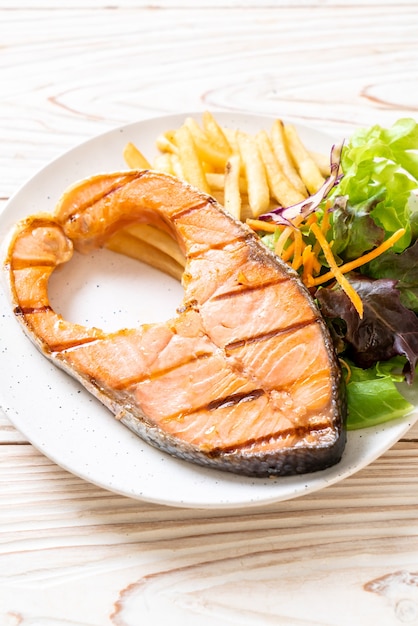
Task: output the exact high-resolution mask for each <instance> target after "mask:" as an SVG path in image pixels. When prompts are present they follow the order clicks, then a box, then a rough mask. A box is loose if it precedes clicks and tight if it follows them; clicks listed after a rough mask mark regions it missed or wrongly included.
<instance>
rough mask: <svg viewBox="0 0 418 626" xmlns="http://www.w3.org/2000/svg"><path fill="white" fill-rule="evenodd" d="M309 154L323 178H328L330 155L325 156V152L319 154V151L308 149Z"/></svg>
mask: <svg viewBox="0 0 418 626" xmlns="http://www.w3.org/2000/svg"><path fill="white" fill-rule="evenodd" d="M309 154H310V156H311V158H312V159H313V160H314V161H315V163H316V164H317V166H318V168H319V171H320V172H321V174H322V176H323V177H324V178H328V176H329V175H330V173H331V168H330V156H329V155H328V156H327V155H326V154H320V153H319V152H312V150H309Z"/></svg>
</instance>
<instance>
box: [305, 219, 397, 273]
mask: <svg viewBox="0 0 418 626" xmlns="http://www.w3.org/2000/svg"><path fill="white" fill-rule="evenodd" d="M404 234H405V229H404V228H400V229H399V230H397V231H396V232H395V233H393V235H391V236H390V237H389V238H388V239H386V241H384V242H383V243H382V244H380V246H378V247H377V248H375V249H374V250H371V251H370V252H367V253H366V254H364V255H363V256H361V257H359V258H358V259H355V260H354V261H349V262H348V263H344V265H341V266H340V268H339V270H340V272H342V273H343V274H346V273H347V272H352V271H353V270H355V269H357V268H358V267H360V266H361V265H365V264H366V263H369V262H370V261H373V259H376V258H377V257H378V256H380V255H381V254H382V253H383V252H386V250H389V248H391V247H392V246H393V245H394V244H395V243H396V242H397V241H398V240H399V239H400V238H401V237H402V236H403V235H404ZM327 260H328V259H327ZM333 278H334V273H333V271H330V272H327V273H326V274H322V276H318V278H315V285H322V284H323V283H326V282H327V281H329V280H332V279H333Z"/></svg>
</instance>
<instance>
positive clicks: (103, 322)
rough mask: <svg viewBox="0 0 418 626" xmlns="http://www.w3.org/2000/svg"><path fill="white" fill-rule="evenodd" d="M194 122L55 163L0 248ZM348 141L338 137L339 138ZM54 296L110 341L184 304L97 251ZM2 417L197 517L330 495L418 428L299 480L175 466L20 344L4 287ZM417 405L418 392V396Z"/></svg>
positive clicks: (96, 145) (30, 192)
mask: <svg viewBox="0 0 418 626" xmlns="http://www.w3.org/2000/svg"><path fill="white" fill-rule="evenodd" d="M216 115H217V118H218V119H219V120H220V121H221V122H222V123H223V124H224V125H226V126H227V125H229V126H231V127H239V128H241V129H243V130H249V131H255V130H257V129H260V128H266V129H269V128H270V126H271V119H269V118H265V117H255V116H251V115H243V114H229V113H222V114H221V113H217V114H216ZM185 117H186V114H183V115H176V116H170V117H164V118H156V119H151V120H146V121H143V122H138V123H135V124H130V125H128V126H124V127H122V128H117V129H115V130H113V131H111V132H108V133H105V134H103V135H100V136H98V137H96V138H95V139H92V140H90V141H88V142H86V143H83V144H82V145H80V146H78V147H76V148H74V149H73V150H71V151H69V152H67V153H66V154H64V155H63V156H61V157H60V158H58V159H57V160H55V161H53V162H52V163H51V164H49V165H48V166H47V167H45V168H44V169H43V170H41V171H40V172H39V173H38V174H37V175H36V176H35V177H33V178H32V179H31V180H30V181H29V182H28V183H27V184H26V185H24V186H23V188H22V189H21V190H20V191H19V192H18V193H17V194H16V195H15V196H14V197H13V198H12V199H11V200H10V202H9V203H8V205H7V207H6V209H5V211H4V212H3V213H2V215H1V216H0V238H1V239H0V240H1V241H4V239H5V238H6V236H7V234H8V232H9V231H10V229H11V228H12V227H13V225H14V224H15V222H16V221H17V220H19V219H21V218H23V217H25V216H27V215H31V214H33V213H39V212H44V211H46V212H49V211H51V212H52V211H53V209H54V206H55V203H56V202H57V200H58V198H59V197H60V196H61V194H62V192H63V191H64V190H65V189H66V187H68V186H69V185H70V184H72V183H74V182H75V181H77V180H79V179H81V178H84V177H88V176H91V175H93V174H97V173H99V172H103V171H113V170H120V169H126V164H125V163H124V161H123V157H122V151H123V148H124V146H125V145H126V143H127V142H128V141H133V142H134V143H136V144H137V145H138V146H139V147H140V148H141V150H143V152H144V153H145V154H146V155H147V156H149V158H151V159H152V157H153V156H154V154H155V147H154V146H155V139H156V137H157V136H158V134H159V133H160V132H161V131H163V130H166V129H169V128H175V127H177V126H179V125H180V124H181V123H182V121H183V120H184V118H185ZM298 129H299V132H300V134H301V136H302V138H303V139H304V141H305V142H306V144H307V145H308V146H309V147H310V148H311V149H314V150H317V151H323V152H324V153H328V152H329V150H330V147H331V145H332V143H333V139H332V138H330V137H327V136H324V135H323V134H321V133H319V132H317V131H314V130H312V129H308V128H299V127H298ZM334 140H336V141H339V140H340V138H334ZM50 297H51V301H52V304H53V306H54V308H55V309H56V310H58V311H59V312H60V313H62V314H63V315H64V317H65V318H67V319H70V320H71V321H74V322H80V323H82V324H85V325H95V326H99V327H101V328H103V329H104V330H117V329H118V328H122V327H126V326H128V327H129V326H134V325H137V324H139V323H144V322H152V321H163V320H165V319H168V318H169V317H171V316H172V315H174V313H175V310H176V307H177V305H178V303H179V302H180V301H181V298H182V289H181V287H180V285H179V283H177V281H175V280H173V279H171V278H169V277H167V276H165V275H163V274H161V273H160V272H158V271H157V270H153V269H152V268H149V267H147V266H145V265H142V264H138V263H137V262H136V261H133V260H130V259H127V258H124V257H122V256H118V255H115V254H112V253H111V252H108V251H100V252H96V253H95V254H94V255H91V256H90V257H87V258H86V257H80V256H78V255H77V254H76V255H75V256H74V258H73V259H72V261H71V262H70V263H68V264H67V265H66V266H64V268H63V269H62V270H61V271H57V272H56V273H55V274H54V275H53V277H52V279H51V292H50ZM0 307H1V312H2V313H1V315H2V321H1V339H0V341H1V352H0V380H1V392H0V396H1V398H0V400H1V405H2V409H3V410H4V412H5V413H6V415H7V416H8V417H9V418H10V420H11V421H12V422H13V424H14V425H15V426H16V428H17V429H19V430H20V431H21V432H22V433H23V434H24V435H25V437H27V438H28V440H29V441H30V442H31V443H32V444H33V445H34V446H35V447H37V448H38V449H39V450H40V451H42V452H43V453H44V454H45V455H46V456H47V457H49V458H50V459H52V460H53V461H54V462H56V463H57V464H58V465H60V466H62V467H63V468H65V469H67V470H69V471H70V472H72V473H74V474H76V475H78V476H80V477H82V478H83V479H85V480H87V481H90V482H92V483H94V484H96V485H99V486H101V487H104V488H105V489H108V490H111V491H114V492H117V493H120V494H124V495H126V496H130V497H133V498H138V499H143V500H147V501H150V502H157V503H161V504H168V505H174V506H188V507H201V508H208V507H213V508H216V507H219V508H221V507H224V508H227V507H231V508H232V507H246V506H251V505H261V504H266V503H271V502H275V501H279V500H287V499H290V498H294V497H296V496H299V495H303V494H306V493H309V492H313V491H316V490H318V489H322V488H323V487H326V486H327V485H330V484H332V483H336V482H338V481H340V480H342V479H343V478H345V477H347V476H350V475H351V474H353V473H354V472H356V471H358V470H359V469H361V468H363V467H364V466H366V465H367V464H369V463H371V462H372V461H373V460H374V459H376V458H377V457H378V456H379V455H381V454H382V453H383V452H385V451H386V450H387V449H388V448H389V447H391V446H392V445H393V444H394V443H395V442H396V441H397V440H398V439H399V438H400V437H401V436H402V435H403V434H404V433H405V432H406V431H407V429H408V428H409V427H410V426H411V424H412V423H413V422H414V421H415V420H416V419H417V417H418V413H417V412H416V411H415V412H414V413H413V414H412V415H410V416H408V417H407V418H405V419H402V420H397V421H394V422H392V423H389V424H386V425H384V426H381V427H378V428H371V429H367V430H362V431H357V432H350V433H349V435H348V443H347V447H346V450H345V453H344V456H343V459H342V461H341V462H340V463H339V464H338V465H336V466H334V467H332V468H330V469H327V470H325V471H322V472H318V473H313V474H306V475H303V476H297V477H286V478H274V479H252V478H246V477H240V476H235V475H232V474H227V473H224V472H219V471H215V470H210V469H203V468H201V467H198V466H195V465H193V464H190V463H187V462H184V461H180V460H177V459H174V458H172V457H170V456H168V455H166V454H164V453H161V452H159V451H158V450H156V449H154V448H152V447H150V446H149V445H147V444H145V443H144V442H142V440H141V439H139V438H138V437H137V436H135V435H134V434H132V433H131V432H130V431H129V430H128V429H127V428H126V427H125V426H123V425H122V424H120V423H118V422H116V421H115V419H114V418H113V416H112V415H111V414H110V413H109V412H108V411H107V409H105V408H104V407H103V406H102V405H101V404H100V403H99V402H98V401H97V400H96V399H95V398H93V397H92V396H90V394H89V393H88V392H87V391H85V390H84V389H83V388H82V387H81V386H80V385H79V384H78V383H77V382H75V381H74V380H73V379H72V378H71V377H69V376H68V375H66V374H65V373H64V372H62V371H61V370H59V369H57V368H55V367H54V366H53V365H52V364H51V363H50V362H49V361H48V360H47V359H46V358H44V357H43V356H42V355H41V354H40V353H39V352H38V351H37V350H36V348H35V347H34V346H33V345H32V343H31V342H30V341H29V339H28V338H27V337H26V336H25V335H24V334H23V332H22V330H21V328H20V326H19V325H18V323H17V322H16V320H15V318H14V315H13V313H12V311H11V307H10V303H9V299H8V294H7V288H6V287H5V281H4V276H3V281H2V285H1V291H0ZM412 395H413V396H414V395H415V397H414V398H413V402H414V404H418V394H417V392H416V389H415V390H413V391H412Z"/></svg>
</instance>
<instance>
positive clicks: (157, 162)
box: [152, 152, 174, 175]
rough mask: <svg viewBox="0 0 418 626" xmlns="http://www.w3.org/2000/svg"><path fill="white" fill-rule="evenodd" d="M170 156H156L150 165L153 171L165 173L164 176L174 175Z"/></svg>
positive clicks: (165, 153) (166, 153)
mask: <svg viewBox="0 0 418 626" xmlns="http://www.w3.org/2000/svg"><path fill="white" fill-rule="evenodd" d="M172 156H173V155H172V154H170V152H163V153H162V154H157V156H156V157H155V158H154V161H153V164H152V167H153V169H154V170H157V171H159V172H165V173H166V174H172V175H174V168H173V160H172V158H171V157H172Z"/></svg>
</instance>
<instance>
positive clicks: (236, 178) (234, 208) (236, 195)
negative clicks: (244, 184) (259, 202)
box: [224, 154, 242, 220]
mask: <svg viewBox="0 0 418 626" xmlns="http://www.w3.org/2000/svg"><path fill="white" fill-rule="evenodd" d="M240 172H241V159H240V157H239V155H238V154H233V155H231V156H230V157H229V159H228V161H227V163H226V166H225V187H224V207H225V209H226V210H227V211H228V212H229V213H230V214H231V215H232V216H233V217H235V218H236V219H237V220H239V219H240V218H241V203H242V200H241V191H240Z"/></svg>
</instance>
